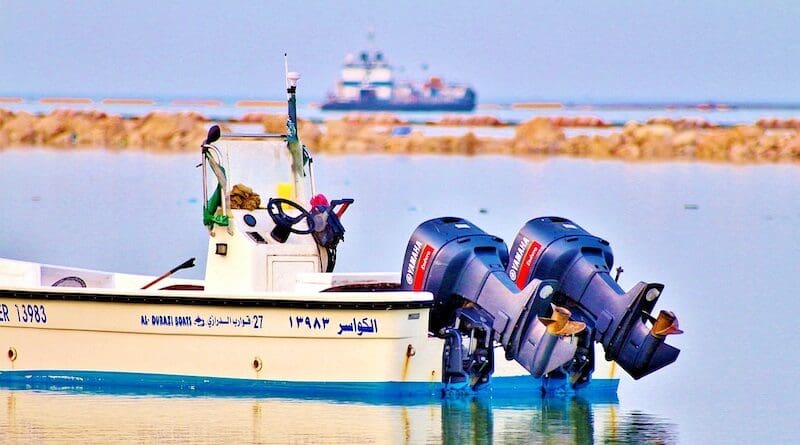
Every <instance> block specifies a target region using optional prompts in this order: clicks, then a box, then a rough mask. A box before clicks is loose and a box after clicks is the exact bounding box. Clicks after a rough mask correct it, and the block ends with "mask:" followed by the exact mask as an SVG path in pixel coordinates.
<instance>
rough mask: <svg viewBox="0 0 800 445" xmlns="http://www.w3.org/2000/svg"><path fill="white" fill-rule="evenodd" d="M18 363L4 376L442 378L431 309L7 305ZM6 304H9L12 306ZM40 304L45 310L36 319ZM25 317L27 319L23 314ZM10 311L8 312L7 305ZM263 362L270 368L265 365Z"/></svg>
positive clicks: (1, 326)
mask: <svg viewBox="0 0 800 445" xmlns="http://www.w3.org/2000/svg"><path fill="white" fill-rule="evenodd" d="M2 304H4V305H5V307H6V308H7V309H8V310H7V311H6V312H7V315H8V316H7V317H4V319H3V321H2V322H0V331H2V332H3V336H4V337H5V338H8V339H9V343H10V344H9V345H4V346H5V347H8V348H13V349H14V351H15V355H16V358H15V360H13V361H12V360H8V359H6V360H3V361H0V370H47V369H51V370H86V371H109V372H115V371H117V372H140V373H163V374H174V375H202V376H209V377H231V378H251V379H253V378H254V379H265V380H279V381H340V382H349V381H353V382H385V381H416V382H429V381H430V382H436V381H439V380H440V379H441V375H440V367H441V352H442V340H441V339H437V338H429V337H428V336H427V334H426V331H427V329H426V328H427V324H428V310H427V309H398V310H388V311H387V310H375V311H368V310H366V311H365V310H307V309H291V308H277V309H276V308H269V309H264V308H235V307H208V306H186V305H180V306H179V305H161V304H159V305H153V304H149V305H148V304H124V303H97V302H74V301H53V300H21V299H20V300H15V299H8V300H4V301H3V302H2ZM2 307H3V306H0V308H2ZM30 307H35V308H36V309H35V314H34V313H33V311H32V310H30V309H29V308H30ZM17 310H21V311H22V313H23V314H26V315H23V316H22V317H21V318H18V316H17V313H16V311H17ZM0 313H3V311H2V310H1V309H0ZM259 363H260V365H259Z"/></svg>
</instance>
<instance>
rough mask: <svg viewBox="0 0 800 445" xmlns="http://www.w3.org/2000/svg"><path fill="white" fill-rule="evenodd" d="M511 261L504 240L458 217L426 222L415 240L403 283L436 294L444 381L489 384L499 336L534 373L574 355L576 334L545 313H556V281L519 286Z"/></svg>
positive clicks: (433, 322) (434, 326)
mask: <svg viewBox="0 0 800 445" xmlns="http://www.w3.org/2000/svg"><path fill="white" fill-rule="evenodd" d="M507 263H508V252H507V249H506V245H505V243H504V242H503V240H501V239H500V238H497V237H495V236H492V235H489V234H487V233H486V232H484V231H483V230H481V229H479V228H477V227H475V226H474V225H473V224H472V223H470V222H469V221H466V220H463V219H460V218H451V217H446V218H437V219H433V220H430V221H426V222H424V223H422V224H421V225H420V226H419V227H417V229H416V230H415V231H414V233H413V234H412V236H411V239H410V240H409V243H408V248H407V249H406V254H405V259H404V261H403V274H402V283H401V286H402V288H403V289H405V290H416V291H421V290H424V291H429V292H431V293H433V295H434V307H433V309H432V311H431V316H430V330H431V332H433V333H435V334H437V335H439V336H441V337H443V338H445V351H444V355H443V369H444V372H443V381H444V383H445V385H446V386H448V385H454V384H464V385H467V384H468V385H470V386H472V387H477V386H480V385H482V384H484V383H486V382H487V381H488V377H489V375H490V374H491V372H492V370H493V369H492V363H493V362H492V354H493V346H492V343H493V341H498V342H499V343H500V344H502V346H503V347H504V349H505V352H506V358H507V359H509V360H510V359H514V360H517V361H518V362H519V363H520V364H521V365H522V366H523V367H525V368H526V369H527V370H528V371H529V372H530V373H531V374H532V375H534V376H535V377H541V376H543V375H546V374H547V373H550V372H552V371H553V370H555V369H557V368H559V367H561V366H563V365H564V364H566V363H568V362H570V361H571V360H572V358H573V356H574V355H575V351H576V345H575V344H573V343H572V342H570V341H569V338H570V337H569V336H568V335H567V334H563V333H558V332H556V330H554V329H550V327H549V325H548V326H545V324H544V322H543V321H542V320H540V319H539V317H540V316H548V315H549V314H550V313H552V312H553V311H554V309H553V308H552V307H551V297H552V295H553V294H554V292H555V290H556V287H557V283H556V282H555V281H553V280H538V279H533V280H531V281H530V282H529V283H527V285H526V286H525V287H524V288H523V289H521V290H520V289H519V288H517V286H516V284H515V282H514V281H513V280H511V279H510V278H509V276H508V275H507V274H506V272H505V267H506V264H507ZM567 314H568V313H567ZM547 320H548V322H549V320H550V319H547ZM562 321H564V322H566V320H562ZM562 326H563V323H562ZM551 331H553V332H551ZM475 339H480V340H481V341H475ZM487 339H488V340H487ZM465 344H467V345H468V347H465V346H464V345H465Z"/></svg>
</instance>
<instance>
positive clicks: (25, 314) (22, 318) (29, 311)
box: [0, 303, 47, 324]
mask: <svg viewBox="0 0 800 445" xmlns="http://www.w3.org/2000/svg"><path fill="white" fill-rule="evenodd" d="M15 313H16V315H17V319H16V321H17V322H18V323H39V324H46V323H47V312H45V309H44V305H43V304H15V305H14V310H13V311H12V310H11V307H10V306H9V305H7V304H5V303H0V323H7V322H10V321H14V320H13V316H14V314H15Z"/></svg>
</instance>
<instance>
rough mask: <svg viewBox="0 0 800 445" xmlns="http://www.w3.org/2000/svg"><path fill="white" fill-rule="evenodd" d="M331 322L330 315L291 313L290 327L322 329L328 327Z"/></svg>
mask: <svg viewBox="0 0 800 445" xmlns="http://www.w3.org/2000/svg"><path fill="white" fill-rule="evenodd" d="M330 322H331V319H330V318H328V317H311V316H302V315H290V316H289V327H290V328H297V329H300V328H306V329H314V330H322V331H324V330H325V329H327V328H328V324H329V323H330Z"/></svg>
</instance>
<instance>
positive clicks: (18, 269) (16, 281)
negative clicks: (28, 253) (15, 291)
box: [0, 258, 41, 287]
mask: <svg viewBox="0 0 800 445" xmlns="http://www.w3.org/2000/svg"><path fill="white" fill-rule="evenodd" d="M40 267H41V266H40V265H39V264H36V263H28V262H25V261H16V260H8V259H5V258H0V283H2V284H3V285H7V286H24V287H34V286H39V283H40Z"/></svg>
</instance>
